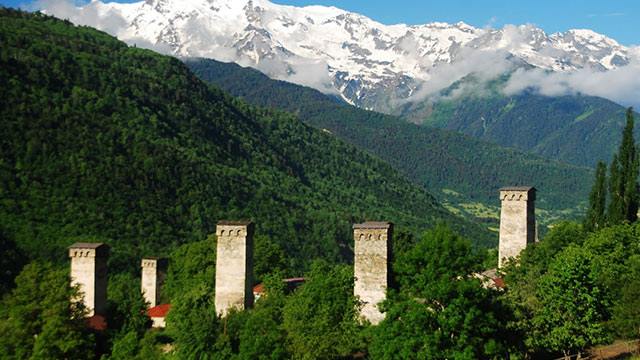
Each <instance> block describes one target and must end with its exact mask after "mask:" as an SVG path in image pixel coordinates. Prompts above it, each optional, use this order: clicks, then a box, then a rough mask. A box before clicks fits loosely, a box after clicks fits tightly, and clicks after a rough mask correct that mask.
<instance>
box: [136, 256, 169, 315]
mask: <svg viewBox="0 0 640 360" xmlns="http://www.w3.org/2000/svg"><path fill="white" fill-rule="evenodd" d="M140 266H141V267H142V281H141V284H140V287H141V291H142V296H143V297H144V301H146V302H147V303H149V307H150V308H152V307H154V306H156V305H158V304H159V303H160V288H161V287H162V283H163V282H164V278H165V275H166V270H167V261H166V259H159V258H155V257H148V258H144V259H142V262H141V264H140Z"/></svg>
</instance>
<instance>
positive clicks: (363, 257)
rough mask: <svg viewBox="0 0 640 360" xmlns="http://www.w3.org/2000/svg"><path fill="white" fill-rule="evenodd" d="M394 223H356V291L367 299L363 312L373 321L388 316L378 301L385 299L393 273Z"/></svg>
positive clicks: (362, 299) (375, 322)
mask: <svg viewBox="0 0 640 360" xmlns="http://www.w3.org/2000/svg"><path fill="white" fill-rule="evenodd" d="M392 231H393V224H391V223H386V222H367V223H363V224H356V225H354V226H353V237H354V256H355V258H354V275H355V284H354V294H355V295H356V296H358V297H359V298H360V300H361V301H362V302H363V307H362V310H361V315H362V317H363V318H364V319H366V320H368V321H370V322H371V323H372V324H378V323H379V322H380V321H382V320H383V319H384V314H383V313H381V312H380V310H379V309H378V307H377V305H378V304H379V303H380V302H381V301H383V300H384V299H385V292H386V289H387V287H388V286H389V280H390V276H391V269H390V266H391V246H390V244H391V236H392Z"/></svg>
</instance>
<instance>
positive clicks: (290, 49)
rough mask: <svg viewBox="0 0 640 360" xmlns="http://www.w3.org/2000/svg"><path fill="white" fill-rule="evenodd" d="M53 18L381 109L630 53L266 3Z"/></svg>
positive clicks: (588, 40)
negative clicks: (479, 78) (474, 80)
mask: <svg viewBox="0 0 640 360" xmlns="http://www.w3.org/2000/svg"><path fill="white" fill-rule="evenodd" d="M53 14H54V15H58V16H62V17H68V18H70V19H71V20H72V21H74V22H77V23H80V24H86V25H91V26H95V27H97V28H101V29H104V30H106V31H107V32H109V33H111V34H113V35H116V36H118V37H119V38H121V39H123V40H125V41H127V42H129V43H136V44H138V45H139V46H148V47H154V48H157V49H162V50H163V51H165V52H167V53H170V54H172V55H175V56H184V57H205V58H213V59H216V60H220V61H225V62H228V61H233V62H237V63H240V64H241V65H245V66H252V67H254V68H257V69H259V70H261V71H263V72H264V73H266V74H268V75H269V76H270V77H272V78H276V79H282V80H287V81H290V82H294V83H297V84H301V85H306V86H311V87H314V88H316V89H319V90H321V91H323V92H332V93H336V94H338V95H340V96H341V97H342V98H343V99H344V100H345V101H348V102H350V103H351V104H354V105H357V106H359V107H363V108H368V109H375V110H378V111H383V112H388V111H390V110H391V109H392V108H393V107H394V106H395V103H396V102H397V101H405V100H407V99H409V100H411V99H413V100H421V99H420V98H421V97H423V96H426V95H428V94H433V89H431V88H432V87H433V86H436V87H438V89H440V88H445V87H446V86H448V85H450V83H453V82H454V81H456V80H458V79H459V78H461V77H462V76H465V75H467V74H468V73H470V72H473V71H481V72H485V71H486V72H488V76H497V75H500V74H501V73H502V72H503V71H504V70H506V69H512V68H513V67H518V66H520V65H521V63H525V64H530V65H532V66H535V67H537V68H540V69H544V70H551V71H556V72H569V71H575V70H579V69H591V70H593V71H605V70H612V69H616V68H618V67H620V66H624V65H626V64H629V62H630V61H631V59H632V58H633V57H634V56H635V55H634V53H633V52H632V51H631V50H630V49H629V48H627V47H624V46H622V45H620V44H618V43H617V42H616V41H615V40H613V39H610V38H607V37H605V36H603V35H601V34H597V33H595V32H593V31H591V30H584V29H573V30H569V31H567V32H564V33H556V34H551V35H548V34H546V33H545V32H544V31H543V30H541V29H539V28H536V27H535V26H532V25H521V26H505V27H504V28H503V29H480V28H474V27H472V26H469V25H467V24H464V23H461V22H459V23H456V24H447V23H438V22H436V23H430V24H424V25H411V26H409V25H404V24H397V25H384V24H381V23H379V22H376V21H374V20H372V19H369V18H367V17H366V16H363V15H360V14H357V13H352V12H348V11H345V10H341V9H338V8H335V7H323V6H308V7H302V8H300V7H293V6H285V5H277V4H274V3H271V2H269V1H267V0H242V1H236V0H234V1H230V0H192V1H188V2H176V1H173V0H148V1H144V2H142V1H141V2H137V3H131V4H118V3H102V2H100V1H93V2H91V3H89V4H87V5H85V6H84V7H81V8H78V9H76V10H73V11H69V10H68V9H67V11H60V12H58V13H56V12H53ZM83 14H85V15H86V18H83ZM480 64H482V67H484V68H479V65H480ZM498 65H499V66H498ZM436 84H437V85H436ZM438 89H435V90H438ZM423 92H425V93H426V94H422V93H423ZM417 94H421V95H420V96H418V95H417ZM416 96H418V97H420V98H415V97H416Z"/></svg>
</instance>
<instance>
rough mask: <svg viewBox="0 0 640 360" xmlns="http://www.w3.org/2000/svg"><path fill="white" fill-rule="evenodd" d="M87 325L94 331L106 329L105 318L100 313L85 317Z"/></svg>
mask: <svg viewBox="0 0 640 360" xmlns="http://www.w3.org/2000/svg"><path fill="white" fill-rule="evenodd" d="M86 322H87V327H88V328H89V329H92V330H96V331H104V330H107V319H106V318H105V317H104V316H102V315H93V316H92V317H89V318H87V319H86Z"/></svg>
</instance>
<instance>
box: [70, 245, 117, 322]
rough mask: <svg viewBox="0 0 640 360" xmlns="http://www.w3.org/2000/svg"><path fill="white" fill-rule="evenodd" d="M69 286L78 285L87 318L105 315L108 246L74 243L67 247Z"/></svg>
mask: <svg viewBox="0 0 640 360" xmlns="http://www.w3.org/2000/svg"><path fill="white" fill-rule="evenodd" d="M69 257H70V258H71V286H75V285H79V287H80V291H81V292H82V299H72V301H83V302H84V305H85V306H86V308H87V310H88V311H89V312H88V314H87V315H88V316H90V317H91V316H93V315H106V314H105V312H106V309H107V259H108V258H109V246H108V245H106V244H103V243H75V244H73V245H71V246H69Z"/></svg>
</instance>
